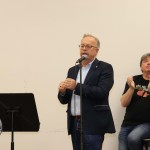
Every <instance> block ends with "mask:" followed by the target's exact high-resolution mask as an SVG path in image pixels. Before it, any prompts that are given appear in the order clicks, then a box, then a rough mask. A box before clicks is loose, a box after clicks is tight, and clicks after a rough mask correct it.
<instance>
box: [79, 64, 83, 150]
mask: <svg viewBox="0 0 150 150" xmlns="http://www.w3.org/2000/svg"><path fill="white" fill-rule="evenodd" d="M79 66H80V115H81V120H80V121H81V122H80V128H81V130H80V132H81V133H80V134H81V135H80V138H81V139H80V144H81V145H80V147H81V150H83V119H82V64H81V62H80V63H79Z"/></svg>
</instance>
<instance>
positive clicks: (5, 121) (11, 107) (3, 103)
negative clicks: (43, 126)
mask: <svg viewBox="0 0 150 150" xmlns="http://www.w3.org/2000/svg"><path fill="white" fill-rule="evenodd" d="M0 118H1V120H2V125H3V131H4V132H8V131H10V132H11V150H14V131H17V132H31V131H33V132H36V131H39V128H40V122H39V117H38V113H37V109H36V103H35V99H34V95H33V94H32V93H0Z"/></svg>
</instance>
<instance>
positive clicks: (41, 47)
mask: <svg viewBox="0 0 150 150" xmlns="http://www.w3.org/2000/svg"><path fill="white" fill-rule="evenodd" d="M149 5H150V1H149V0H144V1H143V0H93V1H91V0H76V1H73V0H62V1H60V0H5V1H4V0H0V92H1V93H14V92H17V93H19V92H21V93H24V92H32V93H34V95H35V99H36V104H37V109H38V113H39V119H40V122H41V128H40V131H39V132H37V133H32V132H31V133H22V132H19V133H15V139H14V141H15V150H20V149H21V150H26V149H29V150H35V149H36V150H42V149H46V150H58V149H60V148H63V149H64V150H70V149H71V141H70V136H68V135H67V131H66V112H65V111H66V106H62V105H61V104H59V102H58V100H57V91H58V84H59V82H60V81H62V80H63V79H65V77H66V73H67V70H68V68H69V67H70V66H72V65H74V63H75V61H76V60H77V59H78V58H79V49H78V45H79V43H80V39H81V37H82V35H83V34H84V33H91V34H93V35H95V36H97V37H98V38H99V39H100V41H101V49H100V52H99V55H98V59H101V60H104V61H107V62H109V63H111V64H112V65H113V68H114V72H115V84H114V86H113V88H112V90H111V94H110V105H111V108H112V113H113V116H114V120H115V125H116V129H117V132H116V134H113V135H106V138H105V142H104V146H103V150H109V149H111V150H116V149H117V145H118V141H117V138H118V132H119V129H120V125H121V122H122V119H123V116H124V108H122V107H121V106H120V100H119V99H120V96H121V94H122V92H123V89H124V84H125V81H126V78H127V76H129V75H131V76H132V75H135V74H139V73H140V68H139V61H140V57H141V55H142V54H144V53H146V52H149V50H150V44H149V39H150V17H149V16H150V9H149ZM10 136H11V134H10V132H4V133H2V135H1V136H0V147H1V148H0V149H1V150H8V149H10V142H11V137H10Z"/></svg>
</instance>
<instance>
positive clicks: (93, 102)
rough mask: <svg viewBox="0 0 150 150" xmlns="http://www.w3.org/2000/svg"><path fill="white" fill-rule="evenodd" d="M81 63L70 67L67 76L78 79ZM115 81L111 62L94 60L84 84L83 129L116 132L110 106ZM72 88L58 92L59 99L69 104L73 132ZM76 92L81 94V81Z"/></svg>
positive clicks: (89, 131) (97, 132)
mask: <svg viewBox="0 0 150 150" xmlns="http://www.w3.org/2000/svg"><path fill="white" fill-rule="evenodd" d="M78 71H79V65H77V66H74V67H72V68H70V69H69V71H68V75H67V78H72V79H75V80H76V77H77V74H78ZM113 83H114V77H113V68H112V66H111V65H110V64H108V63H106V62H103V61H99V60H97V59H95V60H94V62H93V63H92V66H91V68H90V70H89V72H88V74H87V76H86V78H85V81H84V84H82V119H83V131H84V130H85V131H87V132H88V133H90V134H103V133H114V132H115V126H114V121H113V117H112V113H111V110H110V107H109V101H108V97H109V91H110V90H111V88H112V86H113ZM72 92H73V91H71V90H67V91H66V93H65V95H61V93H58V99H59V101H60V102H61V103H62V104H68V109H67V115H68V133H69V134H70V133H71V129H70V124H71V121H72V118H71V97H72ZM75 94H77V95H80V83H78V84H77V86H76V88H75Z"/></svg>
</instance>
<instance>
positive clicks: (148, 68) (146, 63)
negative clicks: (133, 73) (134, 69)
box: [141, 57, 150, 72]
mask: <svg viewBox="0 0 150 150" xmlns="http://www.w3.org/2000/svg"><path fill="white" fill-rule="evenodd" d="M141 70H142V71H143V72H150V57H146V58H145V59H143V61H142V63H141Z"/></svg>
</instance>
